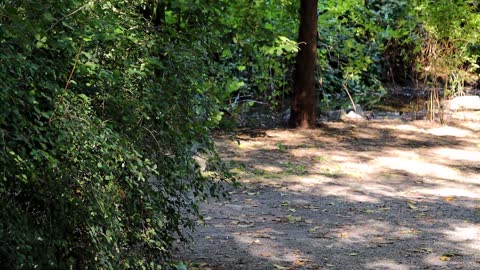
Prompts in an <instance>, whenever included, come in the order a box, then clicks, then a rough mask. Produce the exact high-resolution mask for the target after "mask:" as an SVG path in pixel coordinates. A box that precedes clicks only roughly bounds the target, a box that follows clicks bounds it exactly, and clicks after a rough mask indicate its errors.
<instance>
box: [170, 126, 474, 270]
mask: <svg viewBox="0 0 480 270" xmlns="http://www.w3.org/2000/svg"><path fill="white" fill-rule="evenodd" d="M479 132H480V124H478V123H473V122H458V123H455V125H454V126H453V125H452V126H440V125H432V124H428V123H425V122H421V121H416V122H407V123H402V122H401V121H396V120H392V121H389V120H385V121H371V122H367V123H362V124H345V123H324V124H322V126H321V127H319V128H318V129H314V130H307V131H295V130H282V129H276V130H267V131H265V136H260V137H251V136H248V134H243V135H237V136H234V140H229V138H231V136H230V137H219V138H218V139H217V145H218V147H219V150H220V152H221V153H222V155H223V157H224V158H225V160H226V163H227V164H228V166H229V167H230V169H231V171H232V173H233V174H234V175H236V177H237V179H238V180H239V181H240V182H241V183H242V184H244V187H243V188H241V189H236V190H233V189H232V190H231V193H232V200H231V201H226V202H216V203H213V204H207V205H204V206H203V208H202V213H204V215H205V216H206V217H208V219H207V220H206V221H205V224H206V227H202V228H200V230H199V231H198V232H197V233H196V234H195V235H194V239H195V242H196V245H195V246H194V247H193V251H186V250H184V251H182V252H181V253H180V255H179V258H181V259H183V260H186V261H193V262H198V263H203V264H202V265H203V269H259V270H262V269H419V268H420V269H480V225H479V224H480V139H479V134H480V133H479Z"/></svg>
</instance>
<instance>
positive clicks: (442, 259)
mask: <svg viewBox="0 0 480 270" xmlns="http://www.w3.org/2000/svg"><path fill="white" fill-rule="evenodd" d="M451 259H452V258H451V257H448V256H440V260H441V261H450V260H451Z"/></svg>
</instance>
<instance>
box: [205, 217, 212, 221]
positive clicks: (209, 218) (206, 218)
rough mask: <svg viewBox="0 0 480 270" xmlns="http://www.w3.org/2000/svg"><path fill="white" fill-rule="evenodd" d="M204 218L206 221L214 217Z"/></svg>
mask: <svg viewBox="0 0 480 270" xmlns="http://www.w3.org/2000/svg"><path fill="white" fill-rule="evenodd" d="M203 220H205V221H207V220H212V217H204V218H203Z"/></svg>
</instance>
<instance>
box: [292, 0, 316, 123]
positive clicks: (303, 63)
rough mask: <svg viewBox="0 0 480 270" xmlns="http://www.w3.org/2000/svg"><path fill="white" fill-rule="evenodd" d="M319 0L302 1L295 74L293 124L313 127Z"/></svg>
mask: <svg viewBox="0 0 480 270" xmlns="http://www.w3.org/2000/svg"><path fill="white" fill-rule="evenodd" d="M317 9H318V0H301V2H300V29H299V37H298V41H299V47H300V51H299V52H298V54H297V59H296V64H295V75H294V92H293V99H292V108H291V115H290V125H291V126H292V127H296V128H314V127H315V123H316V117H317V115H316V106H317V92H316V89H315V66H316V58H317V25H318V17H317Z"/></svg>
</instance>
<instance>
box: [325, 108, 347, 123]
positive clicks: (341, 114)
mask: <svg viewBox="0 0 480 270" xmlns="http://www.w3.org/2000/svg"><path fill="white" fill-rule="evenodd" d="M347 119H348V118H347V114H346V113H345V111H344V110H335V111H329V112H328V121H346V120H347Z"/></svg>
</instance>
